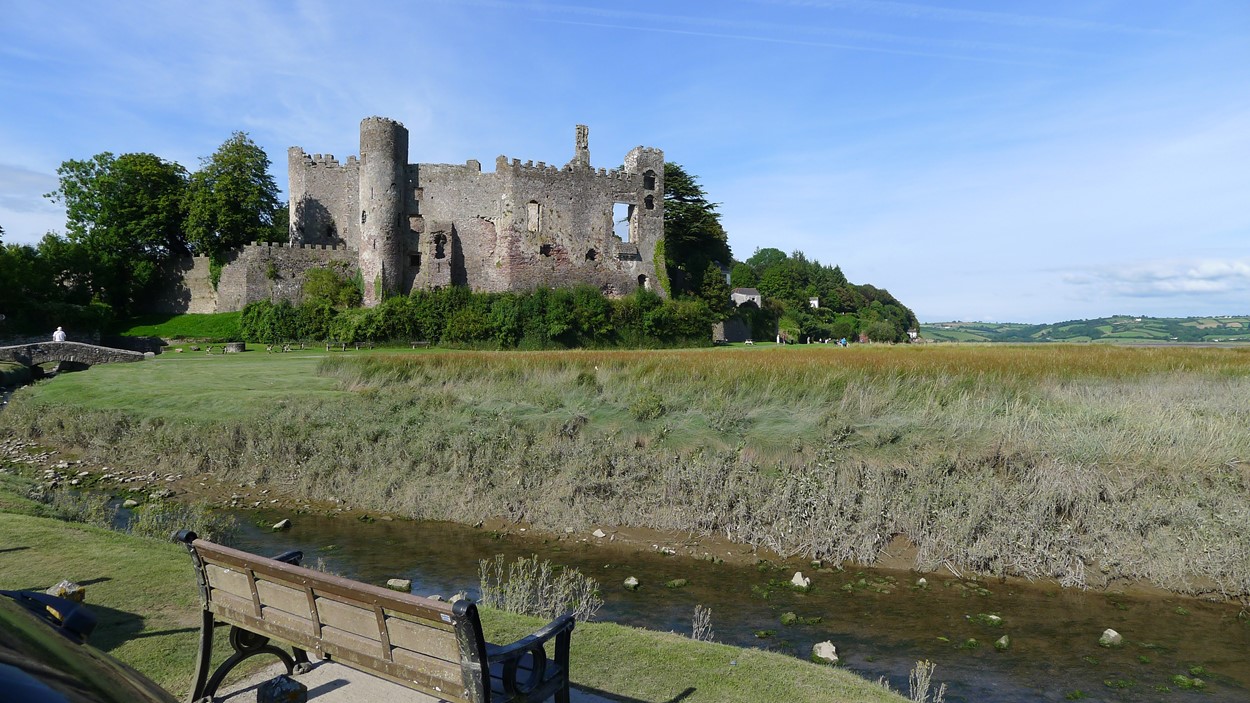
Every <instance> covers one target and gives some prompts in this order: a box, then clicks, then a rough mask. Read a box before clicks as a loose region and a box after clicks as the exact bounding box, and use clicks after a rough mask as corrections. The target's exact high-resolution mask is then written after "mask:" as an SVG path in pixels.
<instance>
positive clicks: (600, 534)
mask: <svg viewBox="0 0 1250 703" xmlns="http://www.w3.org/2000/svg"><path fill="white" fill-rule="evenodd" d="M590 534H592V535H594V536H595V537H598V538H599V539H603V538H604V537H607V536H608V533H606V532H604V531H603V530H595V531H594V532H591V533H590Z"/></svg>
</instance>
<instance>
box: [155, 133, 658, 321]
mask: <svg viewBox="0 0 1250 703" xmlns="http://www.w3.org/2000/svg"><path fill="white" fill-rule="evenodd" d="M588 137H589V131H588V130H587V128H586V127H585V126H584V125H578V126H577V130H576V134H575V143H574V152H573V158H572V159H571V160H570V161H569V162H568V163H567V164H565V165H564V166H555V165H548V164H546V163H543V162H541V161H540V162H538V163H534V162H532V161H526V162H524V163H522V162H521V161H520V160H518V159H511V160H510V159H508V158H507V157H504V156H500V157H498V158H497V159H496V160H495V170H494V171H493V172H489V171H487V172H483V171H482V166H481V163H479V162H478V161H475V160H469V161H467V162H465V163H464V164H423V163H415V164H414V163H409V162H408V130H407V129H405V128H404V126H403V125H401V124H400V123H398V122H395V121H394V120H390V119H386V118H382V117H368V118H366V119H364V120H363V121H361V123H360V157H359V158H357V157H355V156H349V157H348V158H347V161H346V162H345V163H340V162H339V161H338V160H337V159H335V158H334V156H333V155H330V154H325V155H322V154H311V155H310V154H308V153H306V152H305V151H304V150H303V149H301V148H300V147H291V149H290V150H289V151H288V154H287V157H288V169H289V175H290V187H289V194H290V207H291V214H290V222H291V240H290V244H289V245H286V246H284V245H267V244H252V245H249V246H246V247H243V248H241V249H239V250H236V251H235V252H232V253H231V254H230V256H229V257H228V260H227V262H226V265H225V267H224V268H223V269H222V272H221V278H220V280H219V281H218V285H217V287H216V289H214V288H213V286H212V284H211V283H210V271H209V266H208V261H207V259H205V258H203V257H197V258H195V259H188V260H186V261H183V262H177V263H176V265H173V266H171V267H170V273H171V276H170V280H172V281H173V283H172V284H171V286H170V290H169V291H167V293H166V294H165V295H164V296H162V298H161V299H159V300H155V301H153V304H152V308H153V310H154V311H158V310H159V311H169V312H226V311H232V310H241V309H242V308H243V306H245V305H246V304H247V303H249V302H252V301H256V300H270V301H273V302H277V301H279V300H288V301H290V302H292V303H299V302H300V295H301V291H302V287H303V280H304V275H305V273H306V272H307V271H309V270H311V269H312V268H316V267H332V268H336V269H338V270H340V271H341V272H342V273H345V274H347V275H355V274H357V273H359V274H360V277H361V281H362V283H363V286H364V300H365V305H370V306H371V305H376V304H377V303H378V302H379V301H380V300H382V299H383V298H385V297H386V296H388V295H396V294H407V293H410V292H412V291H413V290H423V289H426V290H428V289H434V288H439V287H442V286H448V285H464V286H469V287H471V288H472V289H473V290H476V291H487V292H503V291H527V290H533V289H535V288H538V287H552V288H554V287H560V286H569V285H575V284H587V285H592V286H594V287H596V288H598V289H599V290H601V291H603V292H604V294H606V295H608V296H623V295H627V294H629V293H631V292H632V291H634V290H636V289H638V288H639V287H643V288H647V289H654V290H655V292H656V293H658V294H660V295H665V292H664V291H663V290H660V289H659V288H658V287H656V286H655V282H656V280H657V279H656V273H655V272H656V266H657V264H656V247H657V245H658V244H659V243H660V242H662V241H663V238H664V152H662V151H660V150H659V149H651V148H646V147H637V148H634V149H632V150H630V152H629V153H628V154H626V155H625V159H624V167H623V168H622V169H614V170H606V169H602V168H600V169H595V168H593V167H591V165H590V147H589V139H588Z"/></svg>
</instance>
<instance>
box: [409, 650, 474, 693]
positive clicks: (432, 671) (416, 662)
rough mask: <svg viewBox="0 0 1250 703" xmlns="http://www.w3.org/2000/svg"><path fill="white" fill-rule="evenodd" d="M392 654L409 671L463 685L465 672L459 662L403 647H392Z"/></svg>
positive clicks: (449, 683)
mask: <svg viewBox="0 0 1250 703" xmlns="http://www.w3.org/2000/svg"><path fill="white" fill-rule="evenodd" d="M391 656H392V657H393V659H394V662H395V664H396V665H398V666H402V667H404V668H405V669H407V670H409V671H415V672H418V673H420V674H423V675H425V676H428V677H430V678H432V679H439V680H441V681H446V682H447V684H448V685H451V684H452V683H454V684H455V685H457V686H463V685H464V682H463V674H462V673H461V670H460V665H459V664H453V663H451V662H447V661H443V660H442V659H435V658H434V657H427V656H425V655H424V654H421V653H420V652H414V651H412V650H410V649H404V648H403V647H392V648H391Z"/></svg>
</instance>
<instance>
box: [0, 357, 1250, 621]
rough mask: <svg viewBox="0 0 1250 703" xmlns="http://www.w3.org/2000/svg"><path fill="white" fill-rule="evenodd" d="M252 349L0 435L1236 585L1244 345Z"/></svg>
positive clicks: (611, 516)
mask: <svg viewBox="0 0 1250 703" xmlns="http://www.w3.org/2000/svg"><path fill="white" fill-rule="evenodd" d="M239 356H240V357H242V358H239V359H234V358H228V357H227V358H222V357H217V358H214V359H212V360H211V363H210V362H209V361H207V360H205V359H202V358H199V357H193V358H186V357H184V358H177V357H172V358H161V359H158V360H157V361H154V362H147V363H145V364H142V365H132V366H116V367H99V368H96V369H93V370H92V371H90V372H89V373H85V374H72V375H68V376H64V377H60V378H57V379H55V380H53V381H52V382H51V383H45V384H40V385H38V386H36V387H33V388H29V389H25V390H23V391H21V392H19V393H18V394H16V395H15V396H14V398H13V401H12V402H11V403H10V408H9V409H7V410H6V411H5V412H4V413H2V414H0V428H7V429H8V430H9V431H11V432H15V433H17V434H19V435H21V436H24V437H42V438H45V440H50V441H54V442H55V443H57V444H63V445H66V446H75V447H80V448H82V449H83V450H84V451H86V452H87V453H89V454H93V455H96V456H97V457H98V458H100V459H101V460H103V461H107V462H110V463H119V462H129V463H131V464H135V465H139V466H145V467H146V466H152V467H153V468H162V469H164V468H168V469H171V470H177V471H179V472H183V473H194V472H196V471H203V472H211V473H214V474H216V475H217V476H219V477H220V478H223V479H225V480H228V481H234V482H244V481H258V482H264V483H268V484H271V485H275V486H280V487H282V488H283V489H285V490H288V491H290V492H293V493H297V494H300V495H307V496H310V497H321V498H329V497H337V498H340V499H343V500H347V501H349V502H350V503H351V504H353V505H360V506H363V507H366V508H367V509H369V510H374V511H390V512H393V513H396V514H402V515H408V516H411V517H414V518H421V519H451V520H457V521H462V522H474V521H477V520H481V519H486V518H491V517H505V518H508V519H513V520H525V521H529V522H531V523H533V524H535V525H536V526H537V527H540V528H547V529H551V530H562V529H564V528H566V527H574V528H582V527H586V526H588V525H593V524H616V525H622V526H646V527H653V528H659V529H671V530H683V531H696V532H703V533H716V534H721V535H725V536H727V537H729V538H730V539H733V540H735V541H738V542H741V543H745V544H751V545H756V546H761V547H767V548H769V549H773V550H775V551H777V552H779V553H781V554H785V555H800V554H801V555H805V556H808V557H811V558H823V559H831V560H852V561H856V562H860V563H867V564H871V563H873V562H874V561H875V560H876V559H877V558H878V557H879V556H880V555H881V554H882V552H883V550H884V549H885V546H886V545H887V544H889V543H890V541H891V540H892V539H894V538H895V537H897V536H900V535H902V536H905V537H907V538H908V539H910V540H911V541H912V542H913V543H914V544H915V545H916V550H917V551H916V561H915V566H916V568H918V569H922V570H932V569H936V568H945V567H950V568H952V569H956V570H959V571H965V570H967V571H977V572H981V573H985V574H992V575H1016V576H1024V577H1028V578H1051V579H1056V580H1058V581H1060V582H1061V583H1064V584H1067V585H1073V586H1099V585H1102V584H1105V583H1107V582H1108V581H1109V580H1111V579H1115V578H1135V579H1144V580H1147V581H1150V582H1152V583H1155V584H1157V585H1159V586H1162V587H1165V588H1169V589H1173V590H1176V591H1181V592H1189V593H1194V592H1214V593H1218V594H1222V595H1225V596H1229V597H1241V598H1247V597H1250V533H1247V532H1246V531H1245V530H1244V529H1241V528H1240V527H1239V526H1241V525H1245V524H1250V498H1248V496H1250V433H1248V432H1246V431H1245V428H1246V427H1247V426H1250V406H1247V405H1246V404H1245V402H1244V398H1246V397H1247V396H1248V395H1250V350H1236V349H1175V348H1168V349H1143V348H1116V347H1102V346H1053V347H1051V346H1046V347H992V348H985V347H950V346H946V347H916V348H908V347H851V348H850V349H832V348H824V347H819V348H802V349H793V348H777V347H772V348H760V349H745V350H744V349H711V350H699V351H669V352H621V351H580V352H522V353H472V352H466V353H402V352H386V353H376V354H368V355H366V354H361V355H353V354H332V355H324V354H321V355H315V356H314V355H295V354H292V355H282V356H283V357H285V358H282V359H274V358H270V359H266V358H265V356H261V355H256V356H251V357H250V358H248V357H249V355H246V354H244V355H239ZM257 356H259V357H260V358H259V359H258V358H257ZM275 356H276V355H275ZM219 362H220V363H219ZM433 494H437V495H440V496H443V499H440V500H439V501H430V500H428V499H427V496H429V495H433Z"/></svg>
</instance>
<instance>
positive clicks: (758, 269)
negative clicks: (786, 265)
mask: <svg viewBox="0 0 1250 703" xmlns="http://www.w3.org/2000/svg"><path fill="white" fill-rule="evenodd" d="M788 258H790V257H788V256H786V253H785V252H784V251H782V250H780V249H774V248H772V247H765V248H764V249H756V250H755V253H754V254H752V255H751V258H749V259H747V261H746V263H747V266H750V267H751V268H753V269H755V273H756V274H762V273H763V272H764V270H765V269H770V268H772V267H774V266H776V265H778V264H780V263H782V262H783V261H785V260H786V259H788Z"/></svg>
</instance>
